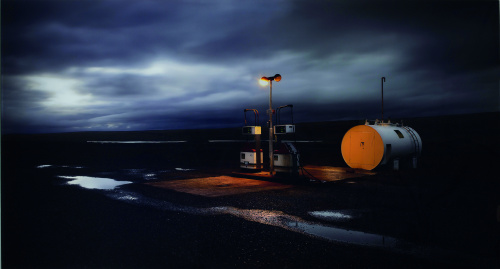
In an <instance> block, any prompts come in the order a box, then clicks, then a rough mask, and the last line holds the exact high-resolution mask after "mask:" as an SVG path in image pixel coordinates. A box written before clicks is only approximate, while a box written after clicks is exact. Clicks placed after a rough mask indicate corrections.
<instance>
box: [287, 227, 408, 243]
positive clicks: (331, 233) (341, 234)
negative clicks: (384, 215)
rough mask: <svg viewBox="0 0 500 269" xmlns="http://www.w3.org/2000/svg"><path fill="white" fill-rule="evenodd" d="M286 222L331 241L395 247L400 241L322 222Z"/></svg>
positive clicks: (296, 228) (299, 229)
mask: <svg viewBox="0 0 500 269" xmlns="http://www.w3.org/2000/svg"><path fill="white" fill-rule="evenodd" d="M286 224H287V225H288V226H289V227H290V228H291V229H293V230H298V231H302V232H304V233H306V234H311V235H315V236H319V237H322V238H325V239H328V240H331V241H336V242H343V243H348V244H355V245H365V246H372V247H394V246H395V245H396V243H397V242H398V240H397V239H395V238H392V237H388V236H383V235H378V234H371V233H365V232H360V231H351V230H346V229H341V228H335V227H330V226H324V225H320V224H311V223H307V222H300V221H295V222H294V221H289V222H287V223H286Z"/></svg>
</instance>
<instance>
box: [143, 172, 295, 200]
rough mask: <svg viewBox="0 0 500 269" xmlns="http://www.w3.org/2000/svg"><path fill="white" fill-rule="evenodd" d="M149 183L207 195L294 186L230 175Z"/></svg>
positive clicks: (232, 193) (214, 195) (223, 194)
mask: <svg viewBox="0 0 500 269" xmlns="http://www.w3.org/2000/svg"><path fill="white" fill-rule="evenodd" d="M147 184H148V185H151V186H154V187H159V188H165V189H170V190H175V191H178V192H184V193H190V194H194V195H201V196H205V197H218V196H226V195H234V194H242V193H249V192H260V191H267V190H279V189H287V188H291V187H292V186H290V185H284V184H279V183H275V182H269V181H262V180H254V179H247V178H238V177H230V176H218V177H205V178H193V179H183V180H174V181H160V182H152V183H147Z"/></svg>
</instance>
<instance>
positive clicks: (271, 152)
mask: <svg viewBox="0 0 500 269" xmlns="http://www.w3.org/2000/svg"><path fill="white" fill-rule="evenodd" d="M273 140H274V133H273V81H272V80H269V174H270V175H271V176H273V172H274V149H273Z"/></svg>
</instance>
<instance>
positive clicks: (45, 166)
mask: <svg viewBox="0 0 500 269" xmlns="http://www.w3.org/2000/svg"><path fill="white" fill-rule="evenodd" d="M51 166H52V165H50V164H42V165H39V166H37V167H36V168H47V167H51Z"/></svg>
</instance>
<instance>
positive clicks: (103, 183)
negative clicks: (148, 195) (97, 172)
mask: <svg viewBox="0 0 500 269" xmlns="http://www.w3.org/2000/svg"><path fill="white" fill-rule="evenodd" d="M60 177H62V178H67V179H73V180H72V181H69V182H68V184H69V185H80V187H83V188H86V189H99V190H112V189H114V188H116V187H118V186H120V185H124V184H130V183H132V181H116V180H114V179H111V178H103V177H87V176H60Z"/></svg>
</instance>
